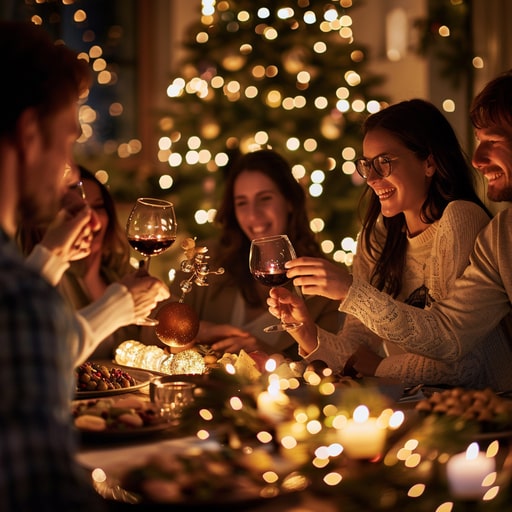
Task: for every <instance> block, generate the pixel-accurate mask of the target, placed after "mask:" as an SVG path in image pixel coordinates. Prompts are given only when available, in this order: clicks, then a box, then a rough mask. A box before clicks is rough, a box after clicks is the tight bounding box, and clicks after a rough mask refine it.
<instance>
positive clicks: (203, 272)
mask: <svg viewBox="0 0 512 512" xmlns="http://www.w3.org/2000/svg"><path fill="white" fill-rule="evenodd" d="M181 249H182V250H183V251H184V252H185V257H186V259H185V260H183V261H182V262H181V270H183V271H184V272H186V273H189V274H191V276H190V277H189V278H188V279H186V280H184V281H182V282H181V283H180V289H181V292H182V295H181V298H180V300H179V301H178V302H170V303H168V304H165V305H164V306H163V307H162V308H161V309H160V310H159V311H158V313H157V315H156V318H157V320H158V325H157V326H156V327H155V333H156V335H157V337H158V339H159V340H160V341H161V342H162V343H165V344H166V345H169V346H170V347H175V348H183V347H186V346H187V345H190V344H192V343H193V342H194V340H195V337H196V336H197V332H198V331H199V317H198V315H197V313H196V312H195V311H194V309H193V308H192V307H191V306H189V305H188V304H185V303H184V302H183V301H184V299H185V295H186V294H187V293H189V292H191V291H192V287H193V285H194V284H196V285H197V286H208V280H207V277H208V275H209V274H223V273H224V269H223V268H219V269H218V270H216V271H211V270H210V266H209V264H208V260H209V259H210V256H209V255H208V254H207V253H208V248H207V247H196V243H195V240H194V239H193V238H185V240H183V242H182V243H181Z"/></svg>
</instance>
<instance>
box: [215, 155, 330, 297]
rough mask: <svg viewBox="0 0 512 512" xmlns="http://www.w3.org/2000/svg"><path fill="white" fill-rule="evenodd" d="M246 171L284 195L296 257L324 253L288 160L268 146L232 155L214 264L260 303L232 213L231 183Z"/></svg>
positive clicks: (245, 244) (218, 218)
mask: <svg viewBox="0 0 512 512" xmlns="http://www.w3.org/2000/svg"><path fill="white" fill-rule="evenodd" d="M247 170H249V171H258V172H261V173H262V174H264V175H265V176H267V177H268V178H269V179H271V180H272V181H273V182H274V183H275V184H276V186H277V188H278V189H279V191H280V192H281V194H282V195H283V196H284V198H285V199H286V200H287V201H289V202H290V204H291V205H292V206H293V208H291V209H290V213H289V215H288V220H287V229H286V234H287V235H288V237H289V238H290V241H291V242H292V244H293V246H294V248H295V251H296V252H297V256H315V257H323V256H324V255H323V253H322V251H321V249H320V245H319V243H318V242H317V240H316V239H315V236H314V233H313V232H312V231H311V229H310V228H309V218H308V212H307V204H306V194H305V192H304V189H303V188H302V186H301V184H300V183H299V182H298V181H297V180H296V179H295V177H294V176H293V174H292V170H291V168H290V165H289V164H288V162H287V161H286V160H285V159H284V158H283V157H282V156H281V155H279V154H278V153H276V152H275V151H273V150H269V149H261V150H258V151H254V152H252V153H247V154H245V155H240V156H239V157H238V158H236V159H235V161H234V163H233V164H232V166H231V167H230V168H229V169H228V171H227V172H228V175H227V180H226V183H225V186H224V192H223V196H222V199H221V202H220V205H219V208H218V211H217V215H216V217H215V222H216V224H218V225H219V226H220V228H221V234H220V239H219V250H218V251H217V253H218V256H217V261H216V263H217V264H219V265H221V266H223V267H224V268H225V269H226V270H227V271H228V272H229V274H230V276H231V278H232V279H233V280H234V282H236V283H237V285H238V286H239V287H240V289H241V291H242V295H243V297H244V299H245V300H246V301H247V303H248V304H250V305H251V306H261V305H262V304H261V299H260V297H259V295H258V293H257V289H256V282H255V280H254V278H253V277H252V275H251V273H250V271H249V263H248V262H249V249H250V246H251V241H250V240H249V239H248V238H247V236H246V235H245V233H244V232H243V231H242V229H241V228H240V225H239V224H238V221H237V219H236V213H235V203H234V187H235V182H236V180H237V178H238V176H239V175H240V174H241V173H242V172H244V171H247Z"/></svg>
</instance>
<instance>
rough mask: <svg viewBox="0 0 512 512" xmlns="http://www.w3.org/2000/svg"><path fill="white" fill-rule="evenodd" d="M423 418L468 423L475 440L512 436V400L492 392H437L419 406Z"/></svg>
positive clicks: (489, 390) (417, 405) (416, 407)
mask: <svg viewBox="0 0 512 512" xmlns="http://www.w3.org/2000/svg"><path fill="white" fill-rule="evenodd" d="M415 409H416V411H418V412H419V413H420V414H421V415H436V416H438V417H445V418H450V419H452V420H458V421H459V422H460V421H462V422H465V423H466V424H467V426H468V427H471V428H468V432H469V434H468V435H469V436H470V437H471V438H472V439H474V440H494V439H501V438H508V437H512V400H510V399H508V398H504V397H502V396H499V394H496V393H495V392H494V391H493V390H491V389H463V388H458V387H456V388H452V389H444V390H438V391H434V392H433V393H432V394H430V395H429V396H428V397H425V398H423V399H422V400H420V401H419V402H417V403H416V406H415Z"/></svg>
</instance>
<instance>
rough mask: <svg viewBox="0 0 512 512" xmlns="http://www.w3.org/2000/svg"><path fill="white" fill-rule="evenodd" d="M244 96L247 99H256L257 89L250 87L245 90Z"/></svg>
mask: <svg viewBox="0 0 512 512" xmlns="http://www.w3.org/2000/svg"><path fill="white" fill-rule="evenodd" d="M245 96H246V97H247V98H249V99H252V98H256V96H258V89H257V88H256V87H255V86H254V85H250V86H249V87H247V88H246V89H245Z"/></svg>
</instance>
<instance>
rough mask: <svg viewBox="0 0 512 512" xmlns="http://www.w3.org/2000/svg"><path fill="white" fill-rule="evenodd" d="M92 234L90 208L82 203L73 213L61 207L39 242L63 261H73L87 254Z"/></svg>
mask: <svg viewBox="0 0 512 512" xmlns="http://www.w3.org/2000/svg"><path fill="white" fill-rule="evenodd" d="M75 195H76V194H75ZM93 235H94V233H93V229H92V226H91V210H90V209H89V208H88V207H87V206H85V205H84V204H83V205H82V208H81V209H80V210H78V211H75V212H74V213H73V214H71V213H70V212H69V211H68V210H66V209H65V208H63V209H61V210H60V211H59V212H58V213H57V215H56V217H55V218H54V219H53V221H52V222H51V223H50V225H49V226H48V228H47V229H46V231H45V233H44V235H43V238H42V240H41V242H40V244H41V245H42V246H43V247H45V248H46V249H48V250H49V251H51V252H52V253H53V254H55V255H57V256H59V257H60V258H62V259H63V260H64V261H75V260H80V259H83V258H85V257H86V256H88V255H89V253H90V248H91V242H92V238H93Z"/></svg>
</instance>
